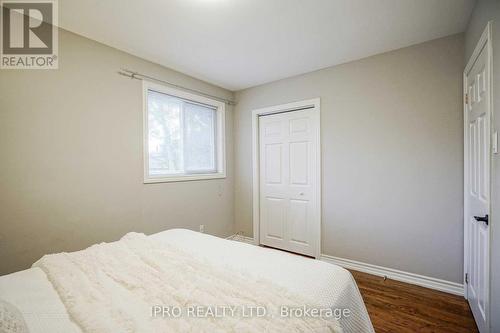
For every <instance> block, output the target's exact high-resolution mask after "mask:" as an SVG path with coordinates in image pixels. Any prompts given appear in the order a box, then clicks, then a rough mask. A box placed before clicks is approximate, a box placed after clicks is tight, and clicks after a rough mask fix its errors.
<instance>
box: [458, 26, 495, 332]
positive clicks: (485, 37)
mask: <svg viewBox="0 0 500 333" xmlns="http://www.w3.org/2000/svg"><path fill="white" fill-rule="evenodd" d="M491 31H492V23H491V21H489V22H488V23H487V24H486V28H485V29H484V31H483V33H482V35H481V38H480V39H479V41H478V43H477V45H476V47H475V48H474V52H473V53H472V56H471V57H470V59H469V61H468V62H467V66H465V69H464V73H463V112H464V113H463V116H464V193H463V194H464V220H463V223H464V280H463V284H464V298H465V299H468V298H469V297H468V296H469V295H468V286H467V282H466V279H465V274H466V273H468V272H469V264H468V263H469V256H470V253H469V249H468V243H469V232H468V228H467V224H468V223H467V217H468V215H469V202H468V195H467V194H468V192H469V184H468V172H469V149H468V144H469V143H468V136H467V135H468V130H467V129H468V123H467V122H468V117H467V100H466V98H470V96H469V97H466V95H467V93H468V91H467V86H468V82H467V73H468V72H469V71H470V70H471V69H472V67H473V66H474V63H475V62H476V60H477V58H478V57H479V54H480V53H481V51H482V50H483V48H484V47H486V52H487V56H486V58H487V59H486V63H487V66H488V77H489V80H488V89H489V90H490V91H489V98H488V100H487V101H486V102H487V108H488V115H487V117H488V137H489V139H490V145H489V146H490V149H489V152H488V154H489V168H488V172H489V174H490V175H489V182H490V186H489V191H490V193H489V198H490V202H489V207H488V215H490V216H491V161H492V151H491V148H492V145H491V127H492V126H491V120H492V113H493V89H492V88H493V85H492V82H493V66H492V65H493V61H492V45H491V43H492V40H491ZM490 229H491V228H488V231H487V232H488V238H489V242H488V249H487V251H488V262H487V263H486V265H487V269H486V271H487V275H488V276H487V279H486V280H487V283H488V286H489V285H490V277H489V266H490V262H489V260H490V259H491V232H490ZM489 291H490V288H489V287H488V295H487V297H488V299H487V300H486V312H487V313H486V325H487V327H489V321H490V313H489V312H490V302H489Z"/></svg>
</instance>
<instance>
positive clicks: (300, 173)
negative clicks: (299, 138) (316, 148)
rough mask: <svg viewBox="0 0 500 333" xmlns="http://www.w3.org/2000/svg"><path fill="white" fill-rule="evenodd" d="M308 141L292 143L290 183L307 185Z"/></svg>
mask: <svg viewBox="0 0 500 333" xmlns="http://www.w3.org/2000/svg"><path fill="white" fill-rule="evenodd" d="M308 145H309V143H308V142H307V141H303V142H291V143H290V183H291V184H294V185H307V175H308V170H307V169H308V154H307V150H308Z"/></svg>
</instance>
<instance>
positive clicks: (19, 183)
mask: <svg viewBox="0 0 500 333" xmlns="http://www.w3.org/2000/svg"><path fill="white" fill-rule="evenodd" d="M59 47H60V55H59V56H60V60H59V67H60V69H59V70H38V71H35V70H29V71H21V70H0V160H1V163H0V275H1V274H5V273H9V272H13V271H16V270H20V269H25V268H28V267H29V266H30V265H31V263H33V262H34V261H35V260H37V259H39V258H40V257H41V256H42V255H43V254H45V253H51V252H58V251H72V250H77V249H82V248H84V247H86V246H88V245H90V244H92V243H96V242H101V241H110V240H116V239H118V238H119V237H120V236H122V235H123V234H125V233H126V232H128V231H138V232H145V233H154V232H158V231H161V230H165V229H167V228H172V227H181V226H182V227H187V228H192V229H195V230H197V229H198V226H199V224H205V230H206V232H207V233H211V234H216V235H221V236H226V235H229V234H231V233H232V232H233V206H234V205H233V197H234V195H233V167H232V160H233V154H232V152H233V144H232V142H233V140H232V122H233V119H232V110H231V108H228V111H227V155H228V177H227V179H221V180H208V181H194V182H179V183H164V184H150V185H144V184H143V183H142V174H143V166H142V88H141V82H140V81H138V80H131V79H127V78H124V77H122V76H119V75H118V74H117V73H116V72H117V70H119V69H120V68H122V67H124V68H130V69H134V70H137V71H140V72H144V73H148V74H152V75H155V76H158V77H161V78H165V79H167V80H170V81H173V82H176V83H179V84H182V85H186V86H188V87H190V88H194V89H200V90H203V91H206V92H208V93H212V94H216V95H219V96H221V97H232V93H231V92H229V91H227V90H224V89H221V88H218V87H215V86H212V85H209V84H207V83H204V82H201V81H199V80H196V79H194V78H191V77H188V76H186V75H183V74H180V73H178V72H175V71H172V70H169V69H166V68H164V67H161V66H158V65H155V64H152V63H150V62H147V61H144V60H141V59H139V58H136V57H133V56H131V55H128V54H126V53H123V52H120V51H118V50H116V49H113V48H110V47H107V46H104V45H102V44H99V43H96V42H93V41H91V40H88V39H85V38H83V37H80V36H77V35H74V34H72V33H69V32H65V31H61V32H60V44H59Z"/></svg>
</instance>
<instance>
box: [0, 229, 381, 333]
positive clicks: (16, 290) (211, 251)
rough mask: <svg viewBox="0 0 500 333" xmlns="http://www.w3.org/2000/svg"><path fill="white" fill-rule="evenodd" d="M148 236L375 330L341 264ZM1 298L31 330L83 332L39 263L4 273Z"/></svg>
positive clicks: (356, 327) (355, 326)
mask: <svg viewBox="0 0 500 333" xmlns="http://www.w3.org/2000/svg"><path fill="white" fill-rule="evenodd" d="M150 238H151V239H156V240H159V241H161V242H164V243H165V244H170V245H172V246H174V247H177V248H179V249H181V250H183V251H184V252H189V253H191V254H192V255H193V257H195V258H198V259H202V260H206V262H207V263H210V264H211V265H212V266H215V267H219V268H221V269H222V268H226V269H232V270H236V271H240V272H244V273H245V274H248V276H249V277H251V278H252V279H259V278H262V279H265V280H270V281H273V283H274V284H276V285H278V286H280V287H283V288H286V289H287V290H288V291H290V293H292V294H293V293H295V294H298V295H300V297H303V299H305V300H307V302H310V304H315V305H318V306H328V307H334V308H348V309H350V310H351V315H350V316H349V317H345V318H342V319H341V320H340V324H341V326H342V328H343V329H344V332H360V333H362V332H373V328H372V325H371V323H370V320H369V318H368V315H367V313H366V309H365V306H364V304H363V302H362V299H361V297H360V294H359V291H358V289H357V287H356V285H355V283H354V281H353V279H352V277H351V275H350V273H349V272H347V271H346V270H344V269H342V268H340V267H338V266H335V265H331V264H327V263H324V262H319V261H316V260H312V259H308V258H304V257H301V256H297V255H292V254H289V253H285V252H282V251H277V250H270V249H264V248H260V247H256V246H252V245H249V244H244V243H239V242H234V241H228V240H222V239H220V238H217V237H212V236H208V235H204V234H199V233H196V232H192V231H188V230H183V229H174V230H169V231H165V232H161V233H158V234H155V235H152V236H150ZM27 286H29V287H27ZM0 297H1V298H3V299H5V300H6V301H8V302H10V303H11V304H13V305H15V306H17V307H18V308H19V309H20V311H21V312H23V314H24V315H25V319H26V322H27V324H28V326H29V329H30V332H49V331H50V332H80V329H79V328H78V327H77V326H76V325H75V324H74V323H73V322H72V321H70V320H68V314H67V312H66V310H65V308H64V306H63V305H62V303H61V300H60V298H59V297H58V295H57V293H56V292H55V290H54V289H53V287H52V286H51V284H50V283H49V282H48V281H47V279H46V276H45V274H44V273H43V272H42V271H41V270H40V269H38V268H32V269H30V270H26V271H23V272H18V273H14V274H11V275H7V276H4V277H0ZM54 317H57V320H53V319H54ZM49 327H50V329H49Z"/></svg>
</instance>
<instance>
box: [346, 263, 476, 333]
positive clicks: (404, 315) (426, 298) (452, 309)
mask: <svg viewBox="0 0 500 333" xmlns="http://www.w3.org/2000/svg"><path fill="white" fill-rule="evenodd" d="M351 273H352V275H353V276H354V279H355V280H356V282H357V283H358V287H359V290H360V291H361V295H363V299H364V301H365V304H366V308H367V309H368V313H369V314H370V318H371V320H372V323H373V327H374V328H375V331H376V332H377V333H384V332H397V333H405V332H412V333H413V332H436V333H438V332H439V333H441V332H443V333H455V332H464V333H471V332H478V330H477V327H476V324H475V322H474V319H473V318H472V313H471V311H470V308H469V305H468V304H467V302H466V301H465V299H464V298H463V297H460V296H454V295H451V294H447V293H443V292H440V291H435V290H431V289H427V288H422V287H418V286H414V285H411V284H407V283H403V282H398V281H394V280H389V279H387V280H385V281H384V279H383V278H381V277H378V276H374V275H370V274H366V273H361V272H356V271H351Z"/></svg>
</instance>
